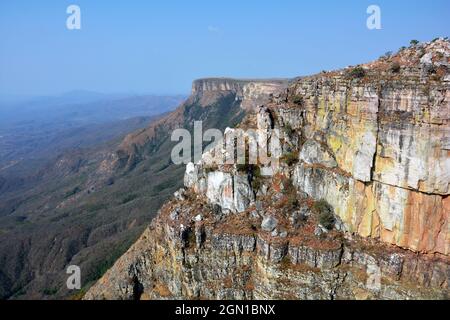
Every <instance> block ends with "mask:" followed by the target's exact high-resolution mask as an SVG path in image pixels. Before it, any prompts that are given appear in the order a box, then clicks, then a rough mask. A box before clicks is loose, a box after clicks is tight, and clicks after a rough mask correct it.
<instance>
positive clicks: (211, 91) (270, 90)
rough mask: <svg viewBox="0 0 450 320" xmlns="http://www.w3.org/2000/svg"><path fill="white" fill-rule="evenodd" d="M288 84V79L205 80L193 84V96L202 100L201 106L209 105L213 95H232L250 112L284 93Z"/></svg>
mask: <svg viewBox="0 0 450 320" xmlns="http://www.w3.org/2000/svg"><path fill="white" fill-rule="evenodd" d="M288 84H289V80H287V79H231V78H205V79H199V80H195V81H194V82H193V84H192V95H193V96H196V97H199V98H200V102H201V105H208V104H209V103H210V102H211V99H210V97H211V95H223V94H229V93H232V94H235V95H236V99H237V100H241V101H242V108H244V109H247V110H248V109H255V108H256V107H257V106H258V105H259V104H264V103H266V102H267V100H268V99H269V97H270V96H271V95H274V94H277V93H279V92H282V91H283V90H284V89H286V88H287V86H288Z"/></svg>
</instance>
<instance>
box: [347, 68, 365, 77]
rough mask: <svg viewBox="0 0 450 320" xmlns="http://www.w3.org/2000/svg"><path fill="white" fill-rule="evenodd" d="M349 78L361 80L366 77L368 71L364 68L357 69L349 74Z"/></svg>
mask: <svg viewBox="0 0 450 320" xmlns="http://www.w3.org/2000/svg"><path fill="white" fill-rule="evenodd" d="M348 76H349V77H350V78H353V79H360V78H364V77H365V76H366V70H364V69H363V68H362V67H355V68H353V69H352V70H350V72H349V73H348Z"/></svg>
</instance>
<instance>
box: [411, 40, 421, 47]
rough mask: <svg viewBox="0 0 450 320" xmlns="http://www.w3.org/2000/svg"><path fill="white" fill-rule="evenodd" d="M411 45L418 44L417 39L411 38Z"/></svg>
mask: <svg viewBox="0 0 450 320" xmlns="http://www.w3.org/2000/svg"><path fill="white" fill-rule="evenodd" d="M409 44H410V45H412V46H417V45H418V44H419V41H418V40H411V42H410V43H409Z"/></svg>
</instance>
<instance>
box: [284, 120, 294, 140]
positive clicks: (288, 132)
mask: <svg viewBox="0 0 450 320" xmlns="http://www.w3.org/2000/svg"><path fill="white" fill-rule="evenodd" d="M284 133H286V135H287V136H288V137H290V136H292V135H293V134H294V129H292V126H291V125H290V124H289V123H286V124H285V125H284Z"/></svg>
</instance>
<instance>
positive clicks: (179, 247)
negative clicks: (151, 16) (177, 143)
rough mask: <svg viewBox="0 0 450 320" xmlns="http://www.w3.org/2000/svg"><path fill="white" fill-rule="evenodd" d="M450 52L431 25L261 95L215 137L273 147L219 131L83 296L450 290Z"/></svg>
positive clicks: (399, 295)
mask: <svg viewBox="0 0 450 320" xmlns="http://www.w3.org/2000/svg"><path fill="white" fill-rule="evenodd" d="M449 63H450V47H449V42H448V41H447V40H444V39H438V40H435V41H433V42H431V43H426V44H421V45H417V46H414V47H411V48H407V49H404V50H401V51H400V52H399V53H397V54H396V55H393V56H392V57H390V58H383V59H380V60H377V61H375V62H373V63H370V64H365V65H361V66H359V67H358V68H356V69H355V68H353V69H352V68H348V69H344V70H340V71H336V72H328V73H322V74H319V75H316V76H311V77H305V78H299V79H296V80H295V81H293V82H292V83H291V84H290V86H289V88H287V89H286V90H285V91H283V92H278V93H274V94H271V95H269V96H270V99H269V100H268V101H266V102H265V103H264V106H262V107H260V108H258V109H257V110H256V112H255V113H253V114H250V115H249V116H248V117H247V118H246V119H245V120H244V121H243V122H242V124H241V126H240V127H238V128H235V129H227V130H226V134H225V138H224V141H226V139H227V135H229V134H233V133H235V132H236V130H239V129H247V128H249V127H250V128H252V126H253V128H257V129H259V130H258V131H252V132H251V133H249V131H247V133H245V134H244V136H245V138H246V139H249V138H253V139H254V140H256V141H257V145H258V146H259V147H261V146H263V145H268V144H271V143H272V142H273V141H275V140H279V145H276V146H275V148H273V149H272V151H273V152H271V155H270V157H271V158H277V159H278V160H279V161H274V162H271V163H270V164H262V163H260V162H259V163H258V164H257V165H254V164H248V163H246V164H244V165H236V164H224V163H215V162H214V161H211V160H212V159H214V157H216V156H218V155H219V156H224V155H229V154H230V150H227V148H225V147H224V144H223V143H221V142H219V143H218V144H217V145H216V146H215V147H214V148H213V149H211V150H210V151H208V152H206V153H205V154H204V155H203V158H202V160H201V161H199V162H198V163H195V164H194V163H190V164H189V165H187V168H186V174H185V178H184V183H185V188H184V189H182V190H180V191H179V192H178V193H177V194H176V196H175V198H174V199H173V200H172V201H170V202H168V203H166V205H164V206H163V208H162V209H161V211H160V213H159V215H158V217H157V218H156V219H155V220H154V221H153V222H152V225H151V226H150V227H149V229H148V230H147V231H146V232H145V233H144V234H143V236H142V237H141V239H140V240H139V241H138V242H137V243H136V244H135V245H134V246H133V247H132V248H131V249H130V250H129V251H128V252H127V253H126V254H125V255H124V256H123V257H122V258H121V259H120V260H119V261H118V262H117V263H116V264H115V266H114V267H113V268H112V269H111V270H109V271H108V272H107V273H106V275H105V276H104V277H103V278H102V279H101V280H100V282H98V283H97V284H96V285H95V286H94V287H93V288H91V290H90V291H89V292H88V293H87V295H86V298H87V299H101V298H105V299H131V298H141V299H145V298H146V299H182V298H188V299H429V298H437V299H448V297H449V282H450V257H449V244H450V224H449V213H450V200H449V197H448V196H449V190H448V188H449V182H450V177H449V172H450V153H449V152H450V149H449V146H450V141H449V137H450V134H449V130H450V126H449V115H450V108H449V107H450V102H449V93H448V87H449V82H448V65H449ZM393 66H395V68H394V67H393ZM232 85H234V84H231V83H228V82H227V81H223V80H222V81H219V80H214V81H212V82H208V81H206V82H198V83H196V84H194V92H195V93H196V94H201V95H204V94H206V95H208V92H210V91H223V90H228V89H229V87H230V86H232ZM233 90H237V89H236V88H234V89H233ZM276 132H281V134H279V133H276ZM232 152H234V151H232ZM232 152H231V153H232ZM260 160H261V159H260Z"/></svg>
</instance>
